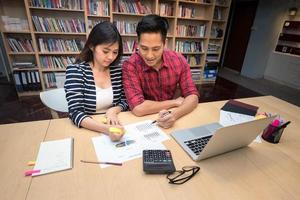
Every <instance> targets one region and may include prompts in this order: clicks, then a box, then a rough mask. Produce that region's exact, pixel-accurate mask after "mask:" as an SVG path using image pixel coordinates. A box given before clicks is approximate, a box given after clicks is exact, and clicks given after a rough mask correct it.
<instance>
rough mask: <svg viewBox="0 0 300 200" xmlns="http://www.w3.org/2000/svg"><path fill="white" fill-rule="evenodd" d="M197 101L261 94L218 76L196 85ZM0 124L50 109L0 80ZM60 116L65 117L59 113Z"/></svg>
mask: <svg viewBox="0 0 300 200" xmlns="http://www.w3.org/2000/svg"><path fill="white" fill-rule="evenodd" d="M198 90H199V92H200V99H199V102H210V101H217V100H226V99H234V98H245V97H255V96H261V94H259V93H256V92H254V91H252V90H249V89H247V88H245V87H242V86H240V85H237V84H235V83H233V82H231V81H228V80H226V79H224V78H221V77H218V78H217V81H216V84H215V85H211V84H207V85H200V86H198ZM0 94H1V95H0V124H8V123H16V122H26V121H35V120H45V119H51V113H50V110H49V109H48V108H47V107H45V106H44V105H43V104H42V102H41V101H40V98H39V96H31V97H22V98H20V99H18V97H17V94H16V91H15V88H14V85H12V84H10V83H7V81H6V80H0ZM60 116H61V117H66V116H67V115H66V114H64V113H60Z"/></svg>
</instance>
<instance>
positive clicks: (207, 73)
mask: <svg viewBox="0 0 300 200" xmlns="http://www.w3.org/2000/svg"><path fill="white" fill-rule="evenodd" d="M218 66H219V62H206V64H205V66H204V70H203V79H205V80H210V81H214V80H216V77H217V72H218Z"/></svg>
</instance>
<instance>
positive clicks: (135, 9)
mask: <svg viewBox="0 0 300 200" xmlns="http://www.w3.org/2000/svg"><path fill="white" fill-rule="evenodd" d="M114 12H121V13H135V14H151V13H152V10H151V8H150V6H149V5H146V4H142V3H141V1H140V0H116V2H115V5H114Z"/></svg>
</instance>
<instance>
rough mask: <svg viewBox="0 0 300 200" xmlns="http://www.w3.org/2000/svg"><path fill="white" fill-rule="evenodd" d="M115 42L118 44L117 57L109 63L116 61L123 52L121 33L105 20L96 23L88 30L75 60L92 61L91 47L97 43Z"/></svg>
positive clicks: (113, 63)
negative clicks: (85, 39)
mask: <svg viewBox="0 0 300 200" xmlns="http://www.w3.org/2000/svg"><path fill="white" fill-rule="evenodd" d="M115 42H118V44H119V52H118V56H117V58H116V59H115V60H114V61H113V62H112V63H111V65H115V64H116V63H118V62H119V60H120V58H121V56H122V54H123V45H122V38H121V35H120V33H119V31H118V29H117V28H116V26H115V25H114V24H112V23H110V22H107V21H105V22H101V23H99V24H97V25H96V26H94V28H93V29H92V31H91V32H90V34H89V37H88V39H87V41H86V43H85V45H84V47H83V49H82V51H81V53H80V54H79V56H78V58H77V60H76V62H77V63H78V62H82V61H84V62H91V61H93V60H94V57H93V51H92V50H91V48H95V47H96V46H97V45H99V44H113V43H115Z"/></svg>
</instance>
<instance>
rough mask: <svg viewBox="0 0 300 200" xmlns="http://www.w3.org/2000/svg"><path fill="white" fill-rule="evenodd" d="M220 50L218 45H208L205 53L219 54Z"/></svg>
mask: <svg viewBox="0 0 300 200" xmlns="http://www.w3.org/2000/svg"><path fill="white" fill-rule="evenodd" d="M220 49H221V45H220V44H215V43H208V48H207V53H219V52H220Z"/></svg>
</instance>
